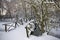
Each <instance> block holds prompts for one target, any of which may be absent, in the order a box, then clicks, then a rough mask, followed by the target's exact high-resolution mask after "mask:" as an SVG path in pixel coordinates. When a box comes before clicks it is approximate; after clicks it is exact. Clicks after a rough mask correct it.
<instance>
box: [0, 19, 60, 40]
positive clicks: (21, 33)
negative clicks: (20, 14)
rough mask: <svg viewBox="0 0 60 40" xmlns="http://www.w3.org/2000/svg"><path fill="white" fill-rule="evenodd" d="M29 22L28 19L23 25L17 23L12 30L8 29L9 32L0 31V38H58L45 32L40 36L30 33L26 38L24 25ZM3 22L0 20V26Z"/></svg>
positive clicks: (27, 39)
mask: <svg viewBox="0 0 60 40" xmlns="http://www.w3.org/2000/svg"><path fill="white" fill-rule="evenodd" d="M32 21H34V20H32ZM30 22H31V21H28V22H27V23H24V25H19V27H17V28H15V29H14V30H12V31H9V32H4V31H3V32H1V31H0V40H60V39H58V38H56V37H53V36H50V35H47V34H46V33H44V34H43V35H42V36H40V37H37V36H33V35H31V36H30V37H29V38H27V35H26V30H25V27H26V25H28V24H29V23H30ZM3 23H4V22H2V23H1V22H0V27H1V26H2V25H1V24H3Z"/></svg>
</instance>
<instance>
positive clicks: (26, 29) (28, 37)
mask: <svg viewBox="0 0 60 40" xmlns="http://www.w3.org/2000/svg"><path fill="white" fill-rule="evenodd" d="M25 28H26V34H27V37H28V38H29V35H28V28H27V27H25Z"/></svg>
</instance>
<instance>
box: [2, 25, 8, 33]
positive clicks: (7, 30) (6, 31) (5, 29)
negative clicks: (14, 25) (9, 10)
mask: <svg viewBox="0 0 60 40" xmlns="http://www.w3.org/2000/svg"><path fill="white" fill-rule="evenodd" d="M3 25H5V32H7V31H8V30H7V24H3Z"/></svg>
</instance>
